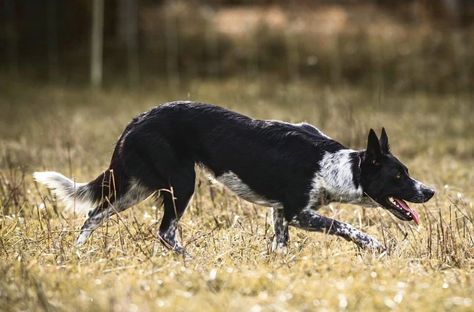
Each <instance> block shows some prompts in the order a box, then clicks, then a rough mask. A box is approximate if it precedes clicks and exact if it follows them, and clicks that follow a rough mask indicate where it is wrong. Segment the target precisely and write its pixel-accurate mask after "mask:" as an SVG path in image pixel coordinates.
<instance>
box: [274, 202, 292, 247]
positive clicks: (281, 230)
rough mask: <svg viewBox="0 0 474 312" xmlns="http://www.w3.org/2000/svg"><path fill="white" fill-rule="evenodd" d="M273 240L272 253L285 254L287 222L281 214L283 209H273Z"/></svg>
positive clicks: (278, 207)
mask: <svg viewBox="0 0 474 312" xmlns="http://www.w3.org/2000/svg"><path fill="white" fill-rule="evenodd" d="M272 210H273V230H274V232H275V237H274V238H273V243H272V251H273V252H277V253H286V251H287V244H288V236H289V235H288V221H287V220H286V218H285V214H284V213H283V207H281V206H277V207H273V209H272Z"/></svg>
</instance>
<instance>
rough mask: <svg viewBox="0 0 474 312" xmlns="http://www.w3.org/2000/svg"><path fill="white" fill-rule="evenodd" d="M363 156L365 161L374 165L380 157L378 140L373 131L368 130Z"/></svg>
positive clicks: (380, 151)
mask: <svg viewBox="0 0 474 312" xmlns="http://www.w3.org/2000/svg"><path fill="white" fill-rule="evenodd" d="M365 154H366V157H367V159H368V160H369V161H371V162H372V163H374V164H376V163H377V162H378V160H379V159H380V157H381V156H382V150H381V149H380V143H379V138H377V135H376V134H375V131H374V129H370V131H369V138H368V139H367V150H366V151H365Z"/></svg>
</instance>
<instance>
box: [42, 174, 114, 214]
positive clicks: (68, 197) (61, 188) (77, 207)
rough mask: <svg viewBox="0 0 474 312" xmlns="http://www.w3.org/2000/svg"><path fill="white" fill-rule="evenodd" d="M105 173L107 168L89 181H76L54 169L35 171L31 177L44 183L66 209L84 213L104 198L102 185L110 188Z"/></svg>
mask: <svg viewBox="0 0 474 312" xmlns="http://www.w3.org/2000/svg"><path fill="white" fill-rule="evenodd" d="M107 173H109V171H108V170H107V171H105V172H103V173H101V174H100V175H99V176H98V177H97V178H96V179H95V180H93V181H91V182H89V183H76V182H75V181H72V180H71V179H69V178H67V177H65V176H64V175H62V174H60V173H59V172H54V171H44V172H35V173H33V178H34V179H35V181H37V182H39V183H41V184H44V185H46V186H47V187H48V188H49V189H50V190H51V191H52V192H53V193H54V195H56V197H57V198H59V199H60V200H61V201H62V202H63V203H64V204H65V205H66V209H67V210H69V211H73V212H75V213H79V214H84V215H85V214H87V212H89V211H90V210H92V209H93V208H94V207H96V206H97V205H99V204H100V203H101V202H102V201H103V200H104V199H106V196H107V194H105V196H104V187H105V186H107V187H108V189H109V190H110V185H111V184H109V183H108V182H109V181H107V180H106V177H107V176H108V174H107ZM111 197H113V196H111Z"/></svg>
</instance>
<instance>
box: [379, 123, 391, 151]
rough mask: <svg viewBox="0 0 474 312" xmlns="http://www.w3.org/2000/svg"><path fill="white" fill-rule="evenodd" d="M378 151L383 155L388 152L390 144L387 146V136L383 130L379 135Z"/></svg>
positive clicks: (383, 129)
mask: <svg viewBox="0 0 474 312" xmlns="http://www.w3.org/2000/svg"><path fill="white" fill-rule="evenodd" d="M380 149H381V150H382V153H384V154H388V153H389V152H390V144H388V136H387V132H385V128H382V134H380Z"/></svg>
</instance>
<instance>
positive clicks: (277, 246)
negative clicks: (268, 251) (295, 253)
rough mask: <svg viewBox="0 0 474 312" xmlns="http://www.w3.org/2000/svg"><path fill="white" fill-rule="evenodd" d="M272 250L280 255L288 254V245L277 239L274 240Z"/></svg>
mask: <svg viewBox="0 0 474 312" xmlns="http://www.w3.org/2000/svg"><path fill="white" fill-rule="evenodd" d="M272 252H273V253H276V254H279V255H286V254H287V253H288V247H287V246H286V245H285V244H282V243H277V242H276V240H273V243H272Z"/></svg>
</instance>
